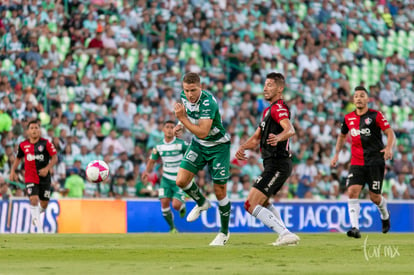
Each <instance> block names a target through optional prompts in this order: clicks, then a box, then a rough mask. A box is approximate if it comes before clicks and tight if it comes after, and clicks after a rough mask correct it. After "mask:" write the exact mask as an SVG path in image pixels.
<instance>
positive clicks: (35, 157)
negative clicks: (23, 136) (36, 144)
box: [26, 154, 45, 161]
mask: <svg viewBox="0 0 414 275" xmlns="http://www.w3.org/2000/svg"><path fill="white" fill-rule="evenodd" d="M26 159H27V160H28V161H33V160H40V161H44V160H45V156H43V155H32V154H27V156H26Z"/></svg>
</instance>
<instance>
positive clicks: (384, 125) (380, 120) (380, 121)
mask: <svg viewBox="0 0 414 275" xmlns="http://www.w3.org/2000/svg"><path fill="white" fill-rule="evenodd" d="M375 124H377V126H378V127H380V128H381V130H382V131H384V130H386V129H388V128H390V127H391V126H390V124H389V123H388V121H387V119H386V118H385V117H384V115H383V114H382V113H381V112H377V119H376V120H375Z"/></svg>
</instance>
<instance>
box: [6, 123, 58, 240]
mask: <svg viewBox="0 0 414 275" xmlns="http://www.w3.org/2000/svg"><path fill="white" fill-rule="evenodd" d="M27 136H28V139H26V140H25V141H22V142H21V143H20V144H19V149H18V152H17V156H16V160H15V161H14V163H13V167H12V169H11V171H10V180H11V181H17V180H18V177H17V175H16V169H17V167H18V166H19V164H20V162H21V160H22V159H23V158H24V170H25V173H24V180H25V183H26V191H27V195H28V196H29V199H30V212H31V215H32V223H33V225H34V226H35V227H36V228H37V232H38V233H42V232H43V228H42V227H43V226H42V223H41V219H40V213H43V212H44V211H45V210H46V208H47V205H48V204H49V199H50V185H51V178H50V169H51V168H52V167H53V166H54V165H55V164H56V163H57V154H56V149H55V147H54V146H53V144H52V143H51V142H50V141H48V140H47V139H44V138H41V137H40V124H39V121H38V120H32V121H30V122H29V123H28V125H27ZM39 201H40V206H39Z"/></svg>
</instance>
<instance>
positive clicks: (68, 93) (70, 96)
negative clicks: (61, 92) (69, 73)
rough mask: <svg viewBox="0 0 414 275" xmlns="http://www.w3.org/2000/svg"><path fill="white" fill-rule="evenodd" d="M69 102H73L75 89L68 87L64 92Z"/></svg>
mask: <svg viewBox="0 0 414 275" xmlns="http://www.w3.org/2000/svg"><path fill="white" fill-rule="evenodd" d="M66 93H67V95H68V98H69V101H74V100H75V97H76V93H75V89H74V88H73V87H68V88H67V90H66Z"/></svg>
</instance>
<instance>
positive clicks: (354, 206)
mask: <svg viewBox="0 0 414 275" xmlns="http://www.w3.org/2000/svg"><path fill="white" fill-rule="evenodd" d="M361 190H362V185H351V186H349V187H348V196H349V199H348V214H349V219H350V221H351V227H352V228H351V230H349V231H348V232H347V235H348V237H354V238H357V239H358V238H361V233H360V232H359V212H360V210H361V206H360V204H359V194H360V193H361Z"/></svg>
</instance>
